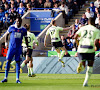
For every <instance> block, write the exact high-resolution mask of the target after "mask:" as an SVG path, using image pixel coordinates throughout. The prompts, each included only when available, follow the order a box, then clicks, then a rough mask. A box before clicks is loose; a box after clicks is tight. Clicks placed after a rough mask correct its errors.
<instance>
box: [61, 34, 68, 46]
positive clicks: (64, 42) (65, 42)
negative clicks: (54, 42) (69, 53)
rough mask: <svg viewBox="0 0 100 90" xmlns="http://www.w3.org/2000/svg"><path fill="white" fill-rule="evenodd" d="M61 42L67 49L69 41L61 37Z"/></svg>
mask: <svg viewBox="0 0 100 90" xmlns="http://www.w3.org/2000/svg"><path fill="white" fill-rule="evenodd" d="M61 42H62V44H63V45H64V46H65V48H67V41H66V39H65V37H64V35H61Z"/></svg>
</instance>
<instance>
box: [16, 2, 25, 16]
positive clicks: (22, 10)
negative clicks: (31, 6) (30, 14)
mask: <svg viewBox="0 0 100 90" xmlns="http://www.w3.org/2000/svg"><path fill="white" fill-rule="evenodd" d="M17 12H18V14H19V15H20V16H21V17H22V16H23V15H24V13H25V7H24V6H23V3H22V2H21V3H20V6H19V7H18V8H17Z"/></svg>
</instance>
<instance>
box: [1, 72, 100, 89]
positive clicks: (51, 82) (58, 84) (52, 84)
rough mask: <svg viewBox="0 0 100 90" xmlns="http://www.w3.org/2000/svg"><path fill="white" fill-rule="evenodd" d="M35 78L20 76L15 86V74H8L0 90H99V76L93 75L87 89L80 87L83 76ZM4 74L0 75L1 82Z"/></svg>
mask: <svg viewBox="0 0 100 90" xmlns="http://www.w3.org/2000/svg"><path fill="white" fill-rule="evenodd" d="M36 75H37V76H36V77H28V76H27V74H21V75H20V81H21V82H22V83H21V84H16V80H15V78H16V74H15V73H9V76H8V82H7V83H0V90H100V74H93V75H92V76H91V79H90V80H89V87H82V84H83V81H84V77H85V74H36ZM3 78H4V73H0V80H3Z"/></svg>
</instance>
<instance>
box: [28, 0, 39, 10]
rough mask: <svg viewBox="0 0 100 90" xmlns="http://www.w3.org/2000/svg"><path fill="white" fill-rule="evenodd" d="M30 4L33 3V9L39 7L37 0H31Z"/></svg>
mask: <svg viewBox="0 0 100 90" xmlns="http://www.w3.org/2000/svg"><path fill="white" fill-rule="evenodd" d="M30 5H31V7H32V9H34V8H37V7H38V2H37V1H36V0H31V2H30Z"/></svg>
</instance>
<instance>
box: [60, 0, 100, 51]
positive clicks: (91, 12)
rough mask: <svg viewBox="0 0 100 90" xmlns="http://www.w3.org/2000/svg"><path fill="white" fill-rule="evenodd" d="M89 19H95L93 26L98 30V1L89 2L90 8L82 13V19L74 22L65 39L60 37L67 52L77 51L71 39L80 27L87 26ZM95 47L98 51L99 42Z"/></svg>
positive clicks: (99, 14) (99, 19) (99, 15)
mask: <svg viewBox="0 0 100 90" xmlns="http://www.w3.org/2000/svg"><path fill="white" fill-rule="evenodd" d="M90 17H92V18H94V19H95V26H96V27H97V28H98V29H100V0H96V1H95V2H90V6H89V7H88V8H86V11H85V12H84V14H82V17H81V18H80V19H76V20H75V23H74V25H73V28H72V30H70V31H69V32H68V34H67V37H65V36H64V35H63V36H61V40H62V43H63V45H64V46H65V47H66V49H67V50H71V51H76V50H77V45H76V43H75V40H74V38H73V37H74V35H75V33H76V32H77V31H78V30H79V28H80V27H82V26H85V25H87V24H88V19H89V18H90ZM96 47H97V48H96V51H99V50H100V40H99V43H98V44H97V45H96Z"/></svg>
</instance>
